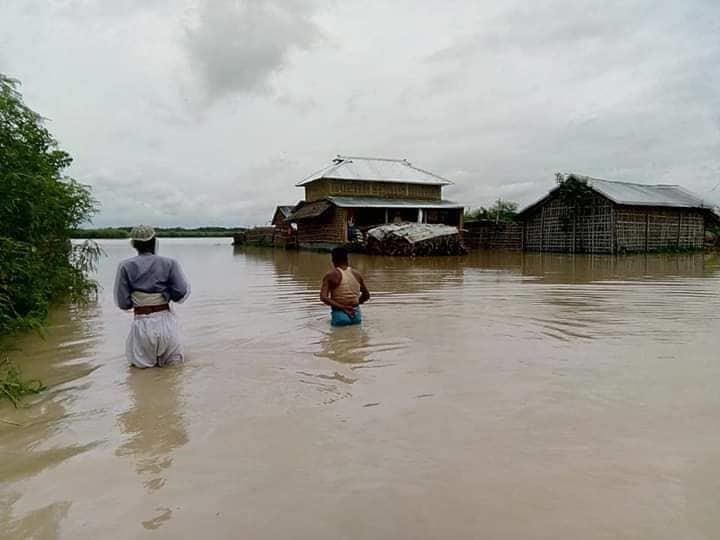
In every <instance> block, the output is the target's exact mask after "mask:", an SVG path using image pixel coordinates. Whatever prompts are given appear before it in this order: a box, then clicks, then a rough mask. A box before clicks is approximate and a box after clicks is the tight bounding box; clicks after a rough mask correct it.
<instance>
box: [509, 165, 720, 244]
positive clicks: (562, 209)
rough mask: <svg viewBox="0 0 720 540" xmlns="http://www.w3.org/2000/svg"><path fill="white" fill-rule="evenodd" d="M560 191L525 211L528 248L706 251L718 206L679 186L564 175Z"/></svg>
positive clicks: (522, 217)
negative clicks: (707, 240) (706, 229)
mask: <svg viewBox="0 0 720 540" xmlns="http://www.w3.org/2000/svg"><path fill="white" fill-rule="evenodd" d="M557 180H558V185H557V186H556V187H555V188H554V189H553V190H551V191H550V192H549V193H548V194H547V195H546V196H545V197H543V198H542V199H540V200H539V201H537V202H535V203H533V204H531V205H530V206H528V207H527V208H525V209H523V210H522V211H521V212H520V213H519V214H518V220H519V221H520V222H521V223H522V224H523V235H522V242H523V248H524V249H525V250H528V251H554V252H564V253H627V252H649V251H663V250H672V249H679V250H690V249H702V248H703V246H704V241H705V228H706V226H707V225H708V223H711V222H714V223H716V222H717V220H718V215H717V214H716V212H715V210H714V208H713V206H712V205H711V204H709V203H708V202H707V201H704V200H703V199H702V198H700V197H698V196H697V195H695V194H693V193H691V192H689V191H687V190H685V189H684V188H682V187H680V186H676V185H665V184H659V185H648V184H639V183H632V182H618V181H612V180H604V179H601V178H592V177H589V176H584V175H579V174H574V173H570V174H558V175H557Z"/></svg>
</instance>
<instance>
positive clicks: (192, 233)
mask: <svg viewBox="0 0 720 540" xmlns="http://www.w3.org/2000/svg"><path fill="white" fill-rule="evenodd" d="M131 230H132V227H107V228H104V229H76V230H75V231H73V233H72V237H73V238H91V239H98V238H129V236H130V231H131ZM245 230H246V229H245V228H243V227H197V228H194V229H186V228H184V227H166V228H163V227H156V228H155V232H156V233H157V235H158V237H161V238H219V237H224V236H232V235H234V234H237V233H240V232H243V231H245Z"/></svg>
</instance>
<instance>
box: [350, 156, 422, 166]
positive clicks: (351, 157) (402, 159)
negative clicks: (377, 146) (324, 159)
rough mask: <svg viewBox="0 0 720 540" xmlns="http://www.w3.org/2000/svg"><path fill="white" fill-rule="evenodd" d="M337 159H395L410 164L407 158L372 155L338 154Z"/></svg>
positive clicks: (394, 160)
mask: <svg viewBox="0 0 720 540" xmlns="http://www.w3.org/2000/svg"><path fill="white" fill-rule="evenodd" d="M337 159H343V160H346V159H347V160H350V159H363V160H365V161H393V162H397V163H406V164H407V165H410V162H409V161H408V160H407V159H405V158H383V157H372V156H345V155H342V154H338V155H337Z"/></svg>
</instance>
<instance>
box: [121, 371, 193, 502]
mask: <svg viewBox="0 0 720 540" xmlns="http://www.w3.org/2000/svg"><path fill="white" fill-rule="evenodd" d="M181 377H182V366H172V367H168V368H166V369H157V370H137V369H132V370H130V374H129V376H128V382H127V387H128V390H129V392H130V396H131V400H132V401H131V404H130V407H129V408H128V410H127V411H126V412H124V413H122V414H121V415H120V417H119V422H120V429H121V431H122V432H123V433H124V434H125V435H127V441H126V442H125V443H123V444H122V445H121V446H120V447H119V448H118V449H117V452H116V453H117V455H118V456H131V457H132V458H133V459H134V460H135V467H136V470H137V473H138V474H139V475H140V476H141V477H143V478H144V480H143V485H144V486H145V488H146V489H147V490H148V491H155V490H158V489H160V488H161V487H163V486H164V485H165V481H166V476H165V472H166V470H167V469H169V468H170V467H171V466H172V463H173V456H172V453H173V450H175V449H176V448H178V447H180V446H182V445H184V444H185V443H187V442H188V436H187V433H186V431H185V428H184V425H183V418H182V407H181V402H180V397H179V395H178V393H179V385H180V378H181Z"/></svg>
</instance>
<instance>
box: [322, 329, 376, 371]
mask: <svg viewBox="0 0 720 540" xmlns="http://www.w3.org/2000/svg"><path fill="white" fill-rule="evenodd" d="M369 346H370V338H369V336H368V333H367V332H366V331H365V329H364V328H363V327H362V326H351V327H347V328H342V329H341V328H337V329H333V330H331V331H328V332H325V333H324V337H323V338H322V340H321V342H320V350H319V351H318V352H317V353H316V356H318V357H320V358H327V359H328V360H332V361H334V362H339V363H341V364H364V363H366V362H369V361H370V360H371V359H370V356H369V352H370V351H369Z"/></svg>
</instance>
